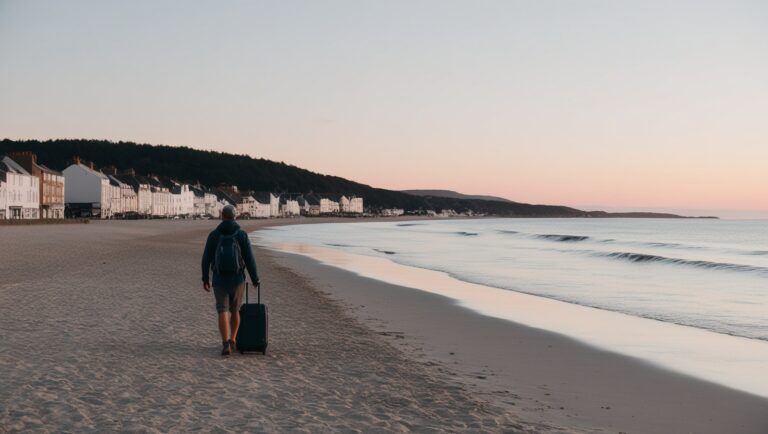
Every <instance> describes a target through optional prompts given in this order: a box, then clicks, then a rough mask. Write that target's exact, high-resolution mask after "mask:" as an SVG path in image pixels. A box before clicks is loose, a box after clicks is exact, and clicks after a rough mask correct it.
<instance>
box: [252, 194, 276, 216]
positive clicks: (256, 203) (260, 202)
mask: <svg viewBox="0 0 768 434" xmlns="http://www.w3.org/2000/svg"><path fill="white" fill-rule="evenodd" d="M251 196H252V197H253V212H252V213H251V217H253V218H260V219H266V218H269V217H270V216H271V215H272V205H271V204H270V201H271V198H272V194H271V193H254V194H252V195H251Z"/></svg>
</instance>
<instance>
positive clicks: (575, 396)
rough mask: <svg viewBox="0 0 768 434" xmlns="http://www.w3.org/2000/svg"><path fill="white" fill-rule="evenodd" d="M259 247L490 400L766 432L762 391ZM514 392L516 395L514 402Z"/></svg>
mask: <svg viewBox="0 0 768 434" xmlns="http://www.w3.org/2000/svg"><path fill="white" fill-rule="evenodd" d="M260 248H261V249H265V250H266V251H270V254H272V255H276V256H278V257H280V261H281V262H283V263H285V264H287V265H288V266H289V267H290V268H291V269H292V270H293V271H294V272H296V273H299V274H301V275H303V276H304V277H305V278H307V279H310V280H311V281H313V282H314V284H315V285H317V286H320V287H323V288H325V289H326V291H327V292H328V293H329V295H330V296H331V297H333V298H334V299H336V300H339V301H341V302H343V303H345V304H346V305H347V307H348V309H349V310H350V311H352V312H353V314H355V315H356V316H357V318H358V319H359V320H361V321H362V322H363V323H364V324H366V325H367V326H368V327H370V328H372V329H374V330H377V332H378V333H380V334H382V335H384V336H388V337H390V338H391V339H393V342H394V343H396V344H398V345H399V346H404V350H405V351H406V352H410V351H411V350H413V349H417V352H416V353H415V354H412V355H411V356H413V357H416V358H418V359H421V360H424V361H427V362H430V363H437V364H439V365H441V366H445V367H448V368H449V369H455V370H457V372H459V374H458V375H459V377H460V378H462V381H466V382H467V383H468V384H471V385H472V386H473V387H478V388H480V389H484V390H485V393H486V394H488V396H490V397H491V401H492V402H495V403H497V404H499V405H506V407H507V408H508V409H509V410H510V411H515V410H517V411H519V410H520V409H521V408H523V409H524V412H525V413H526V416H533V417H534V418H535V419H534V420H537V421H541V422H547V423H556V424H558V425H561V426H569V427H572V428H577V429H583V430H587V431H592V430H599V429H610V430H614V429H618V430H619V431H625V432H658V433H664V432H683V431H685V432H697V433H699V432H712V433H718V432H729V431H730V432H755V433H762V432H765V431H766V430H767V429H768V416H767V415H768V399H766V398H765V397H762V396H758V395H752V394H750V393H747V392H742V391H739V390H736V389H731V388H729V387H727V386H723V385H720V384H716V383H711V382H708V381H707V380H703V379H698V378H694V377H691V376H688V375H686V374H683V373H679V372H673V371H670V370H667V369H665V368H663V367H659V366H657V365H653V364H651V363H648V362H646V361H643V360H640V359H636V358H633V357H630V356H626V355H621V354H618V353H615V352H611V351H607V350H604V349H600V348H597V347H593V346H591V345H589V344H587V343H585V342H583V341H579V340H576V339H573V338H570V337H567V336H565V335H562V334H558V333H556V332H552V331H548V330H544V329H538V328H532V327H529V326H526V325H524V324H521V323H516V322H513V321H509V320H505V319H498V318H493V317H489V316H485V315H483V314H481V313H478V312H476V311H473V310H471V309H470V308H467V307H462V306H459V305H458V302H457V301H456V300H454V299H453V298H448V297H446V296H443V295H440V294H435V293H434V292H426V291H424V290H422V289H413V288H409V287H407V285H406V286H400V285H398V284H392V283H388V282H385V281H382V280H376V279H374V278H369V277H363V276H361V275H359V274H356V273H355V272H351V271H347V270H345V269H343V268H339V267H338V266H333V265H328V264H325V263H323V262H321V261H319V260H317V259H314V258H312V257H311V252H310V251H309V250H307V251H306V252H304V254H297V253H295V252H293V253H292V252H286V251H280V250H279V247H277V246H275V247H269V246H266V247H260ZM305 255H308V256H305ZM339 261H344V260H343V259H340V260H339ZM389 271H392V270H389ZM400 280H401V281H402V279H400ZM393 294H394V295H393ZM534 297H535V296H534ZM537 298H538V297H537ZM456 323H460V324H462V326H458V325H457V324H456ZM477 336H482V339H477V338H476V337H477ZM457 340H458V341H464V342H467V343H468V345H467V346H468V348H470V349H469V350H464V349H461V345H458V343H457ZM510 342H514V345H515V346H514V348H512V347H510V346H509V343H510ZM521 354H522V355H521ZM553 383H554V384H553ZM508 393H514V394H516V395H519V396H516V400H513V401H510V400H509V399H508V396H505V395H506V394H508Z"/></svg>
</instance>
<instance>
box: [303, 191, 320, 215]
mask: <svg viewBox="0 0 768 434" xmlns="http://www.w3.org/2000/svg"><path fill="white" fill-rule="evenodd" d="M303 199H304V201H305V203H306V205H305V211H304V212H305V213H306V214H307V215H320V198H319V197H317V196H315V195H314V194H308V195H306V196H304V198H303Z"/></svg>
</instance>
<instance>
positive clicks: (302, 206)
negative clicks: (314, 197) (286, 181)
mask: <svg viewBox="0 0 768 434" xmlns="http://www.w3.org/2000/svg"><path fill="white" fill-rule="evenodd" d="M296 202H297V203H298V204H299V214H300V215H306V214H309V203H307V200H306V199H305V198H304V196H303V195H299V196H297V197H296Z"/></svg>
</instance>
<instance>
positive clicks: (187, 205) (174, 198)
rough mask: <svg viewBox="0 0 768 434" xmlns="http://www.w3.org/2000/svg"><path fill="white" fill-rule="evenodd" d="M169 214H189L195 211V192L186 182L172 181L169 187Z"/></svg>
mask: <svg viewBox="0 0 768 434" xmlns="http://www.w3.org/2000/svg"><path fill="white" fill-rule="evenodd" d="M170 192H171V215H174V216H191V215H193V214H194V212H195V193H194V192H193V191H192V190H191V189H190V188H189V185H187V184H179V183H174V184H173V185H172V186H171V188H170Z"/></svg>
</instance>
